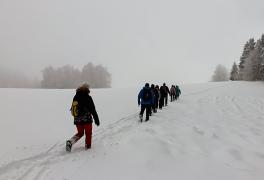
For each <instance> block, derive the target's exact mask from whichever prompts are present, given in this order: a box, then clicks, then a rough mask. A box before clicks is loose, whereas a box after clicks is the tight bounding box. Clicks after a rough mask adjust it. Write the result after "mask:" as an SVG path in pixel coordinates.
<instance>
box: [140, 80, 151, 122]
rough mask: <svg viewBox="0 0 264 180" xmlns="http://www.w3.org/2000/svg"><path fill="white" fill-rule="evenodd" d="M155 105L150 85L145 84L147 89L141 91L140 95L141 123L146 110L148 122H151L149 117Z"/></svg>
mask: <svg viewBox="0 0 264 180" xmlns="http://www.w3.org/2000/svg"><path fill="white" fill-rule="evenodd" d="M153 103H154V97H153V94H152V92H151V89H150V87H149V83H146V84H145V87H143V89H141V90H140V92H139V94H138V105H140V104H141V111H140V113H139V117H140V121H141V122H142V120H143V114H144V111H145V109H146V121H148V120H149V115H150V112H151V105H152V104H153Z"/></svg>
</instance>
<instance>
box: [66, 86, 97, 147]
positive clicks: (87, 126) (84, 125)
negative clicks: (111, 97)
mask: <svg viewBox="0 0 264 180" xmlns="http://www.w3.org/2000/svg"><path fill="white" fill-rule="evenodd" d="M89 93H90V90H89V85H88V84H86V83H85V84H82V85H81V86H80V87H79V88H77V90H76V94H75V96H74V98H73V102H72V107H71V113H72V115H73V117H74V125H76V128H77V134H75V135H74V136H73V137H72V138H71V139H70V140H67V141H66V151H68V152H70V151H71V148H72V145H73V144H75V143H76V142H77V141H78V140H79V139H81V138H82V136H83V135H84V133H85V136H86V137H85V149H86V150H87V149H90V148H91V144H92V123H93V119H94V123H95V124H96V125H97V126H99V125H100V121H99V118H98V115H97V112H96V109H95V105H94V102H93V99H92V97H91V96H90V95H89Z"/></svg>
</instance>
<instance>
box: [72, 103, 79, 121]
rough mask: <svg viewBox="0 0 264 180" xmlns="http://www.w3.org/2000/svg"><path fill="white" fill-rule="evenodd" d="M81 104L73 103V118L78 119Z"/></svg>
mask: <svg viewBox="0 0 264 180" xmlns="http://www.w3.org/2000/svg"><path fill="white" fill-rule="evenodd" d="M79 113H80V112H79V104H78V101H73V102H72V106H71V114H72V116H73V117H78V116H79Z"/></svg>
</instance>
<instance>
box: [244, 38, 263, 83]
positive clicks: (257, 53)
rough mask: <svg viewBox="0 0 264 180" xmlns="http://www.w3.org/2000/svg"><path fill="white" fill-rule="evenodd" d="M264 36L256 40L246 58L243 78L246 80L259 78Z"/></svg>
mask: <svg viewBox="0 0 264 180" xmlns="http://www.w3.org/2000/svg"><path fill="white" fill-rule="evenodd" d="M263 47H264V36H262V38H261V39H260V40H258V41H257V43H256V46H255V48H254V50H253V52H252V53H250V55H249V57H248V59H247V60H246V63H245V67H244V74H243V79H244V80H247V81H257V80H261V64H262V62H263Z"/></svg>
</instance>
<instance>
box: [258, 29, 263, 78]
mask: <svg viewBox="0 0 264 180" xmlns="http://www.w3.org/2000/svg"><path fill="white" fill-rule="evenodd" d="M260 46H261V49H260V53H259V61H260V67H259V77H258V79H259V80H262V81H264V34H262V37H261V39H260Z"/></svg>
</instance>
